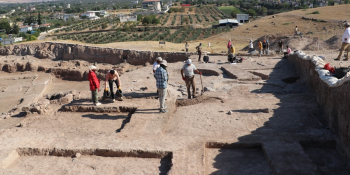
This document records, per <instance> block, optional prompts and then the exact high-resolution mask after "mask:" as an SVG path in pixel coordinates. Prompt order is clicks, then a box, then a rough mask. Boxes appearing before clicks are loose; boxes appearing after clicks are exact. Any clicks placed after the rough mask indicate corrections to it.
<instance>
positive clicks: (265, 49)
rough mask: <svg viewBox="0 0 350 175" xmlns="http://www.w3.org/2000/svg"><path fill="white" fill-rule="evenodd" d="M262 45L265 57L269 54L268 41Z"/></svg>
mask: <svg viewBox="0 0 350 175" xmlns="http://www.w3.org/2000/svg"><path fill="white" fill-rule="evenodd" d="M262 45H263V54H264V55H265V54H267V42H266V40H264V41H263V43H262Z"/></svg>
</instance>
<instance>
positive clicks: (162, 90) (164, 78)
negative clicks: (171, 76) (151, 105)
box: [154, 60, 168, 113]
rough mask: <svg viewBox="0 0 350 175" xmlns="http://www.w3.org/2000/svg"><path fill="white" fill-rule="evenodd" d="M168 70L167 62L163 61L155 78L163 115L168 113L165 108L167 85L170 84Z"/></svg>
mask: <svg viewBox="0 0 350 175" xmlns="http://www.w3.org/2000/svg"><path fill="white" fill-rule="evenodd" d="M166 68H167V61H166V60H162V62H161V63H160V67H159V68H157V70H156V71H155V73H154V76H155V78H156V82H157V89H158V94H159V103H160V110H159V112H161V113H166V112H168V111H167V110H166V109H165V108H166V107H167V106H165V96H166V92H167V84H168V73H167V71H166Z"/></svg>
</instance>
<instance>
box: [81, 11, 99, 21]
mask: <svg viewBox="0 0 350 175" xmlns="http://www.w3.org/2000/svg"><path fill="white" fill-rule="evenodd" d="M97 12H99V11H97ZM80 16H81V17H84V16H86V17H87V19H89V20H96V19H100V17H98V16H96V14H95V11H87V12H86V13H83V14H81V15H80Z"/></svg>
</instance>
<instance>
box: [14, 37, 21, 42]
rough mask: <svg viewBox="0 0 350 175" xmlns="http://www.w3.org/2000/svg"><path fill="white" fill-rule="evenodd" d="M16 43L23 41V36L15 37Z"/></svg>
mask: <svg viewBox="0 0 350 175" xmlns="http://www.w3.org/2000/svg"><path fill="white" fill-rule="evenodd" d="M14 39H15V43H17V42H21V41H23V38H22V37H14Z"/></svg>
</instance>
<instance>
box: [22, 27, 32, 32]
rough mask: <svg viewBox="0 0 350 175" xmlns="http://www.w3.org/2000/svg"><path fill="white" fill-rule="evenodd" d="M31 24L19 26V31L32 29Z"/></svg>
mask: <svg viewBox="0 0 350 175" xmlns="http://www.w3.org/2000/svg"><path fill="white" fill-rule="evenodd" d="M32 30H33V28H32V26H19V32H20V33H27V32H28V31H32Z"/></svg>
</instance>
